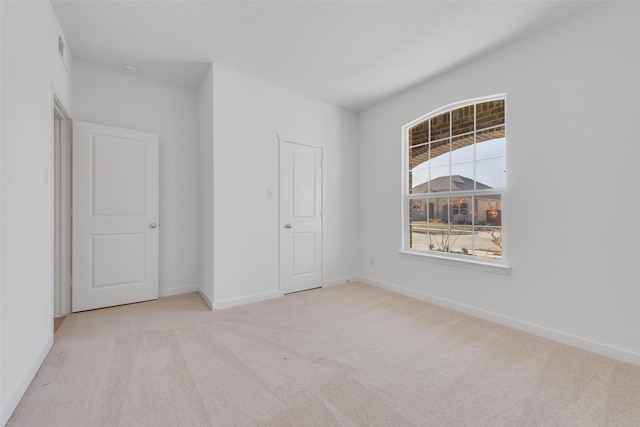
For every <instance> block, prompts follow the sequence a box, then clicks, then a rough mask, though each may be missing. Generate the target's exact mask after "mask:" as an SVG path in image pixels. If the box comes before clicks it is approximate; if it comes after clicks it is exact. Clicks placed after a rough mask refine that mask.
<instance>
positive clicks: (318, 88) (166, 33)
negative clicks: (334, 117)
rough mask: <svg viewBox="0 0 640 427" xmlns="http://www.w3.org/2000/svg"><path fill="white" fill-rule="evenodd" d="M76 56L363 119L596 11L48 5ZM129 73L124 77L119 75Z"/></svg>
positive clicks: (185, 0) (489, 4) (394, 5)
mask: <svg viewBox="0 0 640 427" xmlns="http://www.w3.org/2000/svg"><path fill="white" fill-rule="evenodd" d="M52 3H53V7H54V10H55V12H56V15H57V16H58V19H59V21H60V24H61V25H62V28H63V31H64V34H65V37H66V39H67V44H68V46H69V48H70V50H71V53H72V55H73V56H74V57H75V58H79V59H83V60H85V61H88V62H92V63H95V64H98V65H101V66H104V67H107V68H112V69H117V70H120V71H123V67H122V64H123V63H125V62H131V63H134V64H136V65H138V66H139V67H140V71H139V72H138V75H139V76H140V77H144V78H148V79H152V80H157V81H161V82H164V83H168V84H171V85H174V86H178V87H183V88H187V89H192V90H195V89H197V88H198V86H199V84H200V81H201V79H202V77H203V75H204V73H205V72H206V70H207V67H208V63H210V62H216V63H219V64H222V65H225V66H228V67H230V68H233V69H236V70H238V71H241V72H244V73H246V74H250V75H253V76H256V77H259V78H261V79H264V80H267V81H270V82H272V83H275V84H278V85H281V86H284V87H288V88H291V89H294V90H297V91H300V92H303V93H306V94H309V95H311V96H315V97H317V98H320V99H324V100H326V101H329V102H331V103H333V104H336V105H340V106H343V107H346V108H349V109H352V110H356V111H358V110H362V109H363V108H366V107H368V106H370V105H373V104H375V103H377V102H379V101H381V100H383V99H385V98H387V97H389V96H391V95H393V94H395V93H397V92H399V91H402V90H405V89H408V88H409V87H411V86H415V85H416V84H419V83H422V82H424V81H427V80H429V79H432V78H434V77H436V76H438V75H440V74H442V73H444V72H447V71H449V70H451V69H452V68H454V67H457V66H460V65H461V64H464V63H467V62H469V61H471V60H473V59H475V58H477V57H478V56H481V55H484V54H486V53H488V52H491V51H494V50H497V49H499V48H501V47H504V46H506V45H508V44H510V43H513V42H514V41H517V40H520V39H522V38H524V37H527V36H529V35H531V34H534V33H535V32H538V31H541V30H542V29H544V28H547V27H549V26H551V25H554V24H556V23H558V22H561V21H563V20H565V19H567V18H569V17H571V16H574V15H576V14H578V13H581V12H583V11H584V10H586V9H588V8H591V7H593V6H594V5H596V4H597V3H595V2H582V1H559V2H558V1H301V0H298V1H270V0H262V1H193V0H182V1H157V0H156V1H153V0H147V1H114V0H111V1H87V0H84V1H78V0H76V1H68V0H52ZM123 72H124V71H123Z"/></svg>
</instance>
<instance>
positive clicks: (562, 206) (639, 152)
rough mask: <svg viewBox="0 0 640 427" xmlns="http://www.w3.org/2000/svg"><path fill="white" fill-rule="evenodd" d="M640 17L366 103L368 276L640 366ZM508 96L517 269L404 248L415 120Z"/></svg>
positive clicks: (598, 11) (545, 39)
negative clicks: (405, 155) (428, 256)
mask: <svg viewBox="0 0 640 427" xmlns="http://www.w3.org/2000/svg"><path fill="white" fill-rule="evenodd" d="M639 13H640V5H638V4H633V3H614V4H607V5H604V6H600V7H597V8H595V9H593V10H591V11H589V12H587V13H585V14H583V15H581V16H578V17H576V18H574V19H572V20H570V21H567V22H566V23H563V24H561V25H559V26H556V27H553V28H551V29H549V30H547V31H545V32H544V33H541V34H538V35H537V36H534V37H531V38H529V39H527V40H524V41H523V42H520V43H518V44H517V45H513V46H511V47H509V48H507V49H505V50H502V51H500V52H498V53H496V54H493V55H490V56H488V57H485V58H483V59H481V60H479V61H477V62H475V63H472V64H470V65H467V66H465V67H463V68H461V69H458V70H457V71H454V72H451V73H449V74H447V75H445V76H443V77H441V78H439V79H437V80H435V81H432V82H429V83H427V84H424V85H422V86H420V87H417V88H415V89H413V90H410V91H408V92H406V93H403V94H401V95H399V96H396V97H394V98H393V99H391V100H388V101H386V102H384V103H381V104H379V105H377V106H375V107H373V108H370V109H369V110H367V111H365V112H363V113H361V115H360V118H359V153H360V162H359V168H360V185H359V192H358V193H359V206H360V211H359V212H360V215H359V220H360V240H359V242H360V252H359V255H360V259H359V270H360V272H361V275H362V277H363V278H364V279H365V280H366V281H369V282H371V283H374V284H378V285H381V286H386V287H389V288H391V289H395V290H397V291H400V292H404V293H408V294H411V295H414V296H418V297H421V298H424V299H427V300H431V301H434V302H436V303H439V304H442V305H445V306H449V307H453V308H455V309H458V310H462V311H466V312H469V313H472V314H475V315H478V316H480V317H484V318H487V319H491V320H495V321H498V322H500V323H504V324H507V325H511V326H514V327H516V328H520V329H524V330H529V331H532V332H534V333H537V334H541V335H543V336H548V337H551V338H554V339H557V340H560V341H563V342H566V343H569V344H573V345H576V346H579V347H582V348H586V349H589V350H592V351H596V352H600V353H602V354H605V355H609V356H612V357H616V358H619V359H622V360H627V361H630V362H633V363H636V364H640V334H638V325H640V310H638V305H637V304H638V301H640V286H638V277H640V263H638V260H637V253H638V250H637V245H638V232H637V224H636V223H637V220H636V217H637V216H638V214H637V212H638V207H639V206H638V204H639V202H638V200H640V199H639V198H638V164H639V161H640V144H638V142H637V141H638V135H637V133H638V132H637V130H636V129H635V124H636V123H637V121H638V117H637V115H638V113H637V112H638V108H637V104H638V100H639V99H640V85H638V76H639V75H640V60H639V59H638V58H640V55H639V54H640V47H639V44H638V40H640V27H639V26H638V25H637V17H638V16H639ZM502 92H506V93H507V132H508V134H507V138H508V160H507V161H508V166H507V167H508V200H507V208H508V214H509V217H508V220H507V221H508V224H507V225H508V236H507V238H508V245H509V247H508V250H509V255H508V257H509V263H510V265H511V266H512V269H511V272H510V274H508V275H500V274H495V273H491V272H485V271H477V270H470V269H464V268H460V267H457V266H450V265H443V264H439V263H435V262H429V261H416V260H413V259H407V258H403V257H402V256H400V255H399V254H398V253H397V251H398V250H400V248H401V214H400V207H401V206H400V203H401V196H400V188H401V177H402V172H401V134H400V128H401V126H402V125H404V124H406V123H407V122H409V121H411V120H413V119H415V118H417V117H419V116H421V115H422V114H425V113H427V112H429V111H431V110H433V109H435V108H438V107H440V106H443V105H446V104H449V103H451V102H455V101H460V100H465V99H470V98H474V97H479V96H483V95H491V94H497V93H502ZM369 258H374V265H373V266H370V265H369Z"/></svg>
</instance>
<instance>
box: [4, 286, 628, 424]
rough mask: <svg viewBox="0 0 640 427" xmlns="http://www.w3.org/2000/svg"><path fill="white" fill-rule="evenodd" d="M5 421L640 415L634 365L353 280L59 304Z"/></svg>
mask: <svg viewBox="0 0 640 427" xmlns="http://www.w3.org/2000/svg"><path fill="white" fill-rule="evenodd" d="M55 341H56V342H55V345H54V347H53V349H52V350H51V352H50V354H49V355H48V357H47V359H46V361H45V363H44V364H43V366H42V368H41V369H40V371H39V372H38V374H37V376H36V378H35V379H34V381H33V383H32V384H31V386H30V388H29V390H28V391H27V393H26V395H25V397H24V398H23V400H22V402H21V403H20V405H19V406H18V408H17V410H16V411H15V413H14V415H13V417H12V418H11V420H10V421H9V423H8V425H9V426H11V427H18V426H29V427H36V426H155V427H162V426H415V425H418V426H640V367H638V366H633V365H629V364H625V363H622V362H617V361H614V360H611V359H607V358H605V357H602V356H598V355H595V354H592V353H588V352H584V351H581V350H577V349H574V348H571V347H567V346H565V345H562V344H558V343H555V342H552V341H549V340H546V339H543V338H539V337H536V336H532V335H528V334H525V333H522V332H518V331H514V330H512V329H508V328H505V327H502V326H499V325H495V324H492V323H489V322H486V321H482V320H478V319H474V318H472V317H469V316H466V315H462V314H459V313H456V312H453V311H450V310H446V309H443V308H440V307H437V306H434V305H430V304H427V303H424V302H421V301H417V300H414V299H411V298H407V297H404V296H401V295H396V294H394V293H391V292H387V291H385V290H382V289H378V288H375V287H372V286H368V285H364V284H359V283H356V284H349V285H345V286H338V287H332V288H326V289H318V290H313V291H308V292H302V293H297V294H293V295H288V296H286V297H284V298H279V299H275V300H271V301H266V302H262V303H257V304H252V305H247V306H243V307H236V308H231V309H227V310H223V311H216V312H211V311H208V309H207V307H206V305H205V304H204V303H203V301H202V300H201V299H200V297H199V296H198V295H197V294H187V295H180V296H175V297H168V298H162V299H160V300H157V301H152V302H146V303H140V304H132V305H126V306H120V307H113V308H109V309H103V310H96V311H90V312H84V313H78V314H71V315H69V316H68V317H67V318H66V319H65V321H64V322H63V323H62V325H61V326H60V329H59V330H58V331H57V333H56V340H55Z"/></svg>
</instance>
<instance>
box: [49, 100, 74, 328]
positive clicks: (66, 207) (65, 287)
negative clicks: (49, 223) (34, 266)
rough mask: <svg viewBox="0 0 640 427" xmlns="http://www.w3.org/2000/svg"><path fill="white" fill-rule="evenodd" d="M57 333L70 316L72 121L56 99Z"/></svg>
mask: <svg viewBox="0 0 640 427" xmlns="http://www.w3.org/2000/svg"><path fill="white" fill-rule="evenodd" d="M53 153H54V159H53V176H54V179H53V183H54V188H53V193H54V196H53V198H54V209H53V224H54V227H53V229H54V236H53V258H54V259H53V277H54V280H53V283H54V291H53V295H54V298H53V315H54V331H55V330H56V329H57V328H58V327H59V326H60V324H61V323H62V320H63V319H64V316H66V315H67V314H69V313H70V312H71V117H70V116H69V114H68V113H67V112H66V110H65V108H64V106H63V105H62V103H61V102H60V101H59V100H58V99H57V97H55V96H54V99H53Z"/></svg>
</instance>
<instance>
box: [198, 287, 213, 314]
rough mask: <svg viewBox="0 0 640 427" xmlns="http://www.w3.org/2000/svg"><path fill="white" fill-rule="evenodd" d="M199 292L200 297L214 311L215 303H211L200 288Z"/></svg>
mask: <svg viewBox="0 0 640 427" xmlns="http://www.w3.org/2000/svg"><path fill="white" fill-rule="evenodd" d="M197 292H198V295H200V297H201V298H202V299H203V300H204V302H205V303H206V304H207V305H208V306H209V309H210V310H213V302H211V300H210V299H209V297H208V296H207V294H206V293H205V292H204V291H203V290H202V289H200V288H198V290H197Z"/></svg>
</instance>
